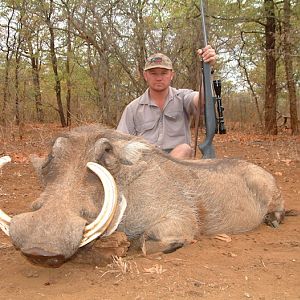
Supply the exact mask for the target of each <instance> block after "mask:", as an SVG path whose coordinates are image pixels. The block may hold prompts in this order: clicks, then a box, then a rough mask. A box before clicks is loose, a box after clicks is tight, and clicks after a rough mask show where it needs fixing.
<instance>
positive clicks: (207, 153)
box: [198, 0, 216, 158]
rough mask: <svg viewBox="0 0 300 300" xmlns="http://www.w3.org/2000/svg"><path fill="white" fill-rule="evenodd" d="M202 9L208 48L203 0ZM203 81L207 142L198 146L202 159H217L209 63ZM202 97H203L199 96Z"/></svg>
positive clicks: (205, 67)
mask: <svg viewBox="0 0 300 300" xmlns="http://www.w3.org/2000/svg"><path fill="white" fill-rule="evenodd" d="M200 9H201V20H202V33H203V41H204V47H206V46H207V33H206V25H205V11H204V5H203V2H202V0H200ZM202 75H203V76H202V80H203V86H204V91H203V92H204V104H205V106H204V118H205V128H206V135H205V140H204V142H203V143H202V144H199V145H198V148H199V149H200V151H201V153H202V155H203V156H202V158H215V156H216V155H215V150H214V146H213V144H212V142H213V138H214V135H215V132H216V113H215V103H214V99H213V94H212V86H211V80H210V79H211V66H210V65H209V63H206V62H203V63H202ZM199 97H201V95H199Z"/></svg>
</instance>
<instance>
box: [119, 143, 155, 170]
mask: <svg viewBox="0 0 300 300" xmlns="http://www.w3.org/2000/svg"><path fill="white" fill-rule="evenodd" d="M150 150H151V147H150V146H149V145H147V144H144V143H142V142H139V141H130V142H129V143H127V144H126V145H125V146H124V147H123V149H122V151H121V153H120V156H121V161H122V163H125V164H130V165H132V164H134V163H136V162H138V161H139V160H140V159H141V157H142V155H143V154H144V153H145V152H148V151H150Z"/></svg>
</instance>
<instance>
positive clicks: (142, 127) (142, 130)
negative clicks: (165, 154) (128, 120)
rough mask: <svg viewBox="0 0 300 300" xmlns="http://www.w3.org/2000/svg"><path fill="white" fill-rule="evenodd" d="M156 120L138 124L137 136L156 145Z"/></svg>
mask: <svg viewBox="0 0 300 300" xmlns="http://www.w3.org/2000/svg"><path fill="white" fill-rule="evenodd" d="M156 123H157V121H156V120H148V121H145V122H139V123H137V124H136V131H137V135H141V136H143V137H144V138H145V139H146V140H147V141H149V142H150V143H152V144H153V143H155V142H156V141H157V138H158V132H157V130H156V127H157V126H156Z"/></svg>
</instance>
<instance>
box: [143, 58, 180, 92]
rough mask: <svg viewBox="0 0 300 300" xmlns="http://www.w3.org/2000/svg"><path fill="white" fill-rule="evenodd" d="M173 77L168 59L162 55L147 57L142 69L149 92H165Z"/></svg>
mask: <svg viewBox="0 0 300 300" xmlns="http://www.w3.org/2000/svg"><path fill="white" fill-rule="evenodd" d="M173 77H174V72H173V66H172V62H171V60H170V58H169V57H167V56H166V55H164V54H162V53H156V54H153V55H151V56H150V57H148V59H147V61H146V64H145V68H144V78H145V80H146V82H147V83H148V86H149V88H150V90H154V91H156V92H162V91H165V90H167V89H168V88H169V86H170V84H171V81H172V79H173Z"/></svg>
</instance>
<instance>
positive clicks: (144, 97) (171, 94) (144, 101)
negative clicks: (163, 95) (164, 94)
mask: <svg viewBox="0 0 300 300" xmlns="http://www.w3.org/2000/svg"><path fill="white" fill-rule="evenodd" d="M174 96H175V89H174V88H172V87H169V93H168V98H167V101H166V104H167V103H168V102H170V101H171V100H173V98H174ZM139 103H140V104H144V105H155V104H153V103H152V102H151V99H150V97H149V88H147V90H146V91H145V93H144V94H143V95H142V96H141V98H140V101H139Z"/></svg>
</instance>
